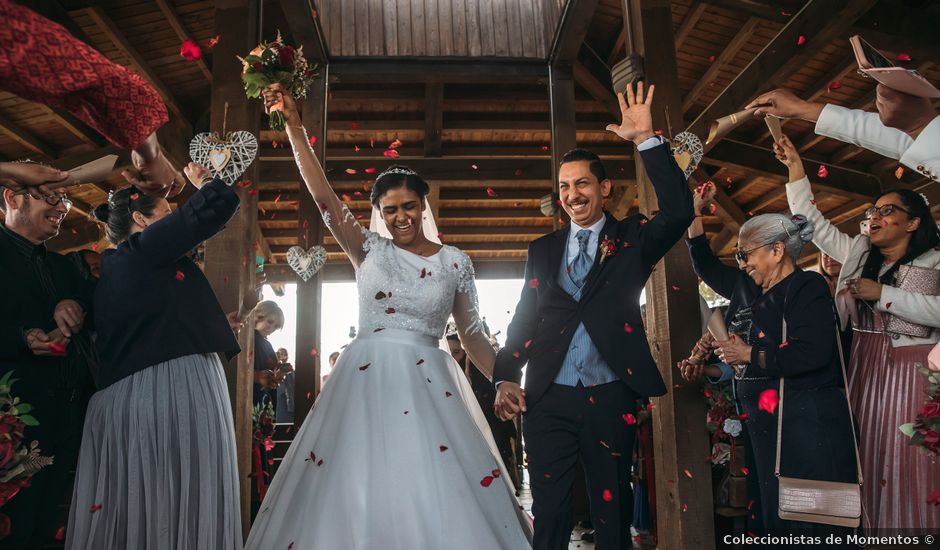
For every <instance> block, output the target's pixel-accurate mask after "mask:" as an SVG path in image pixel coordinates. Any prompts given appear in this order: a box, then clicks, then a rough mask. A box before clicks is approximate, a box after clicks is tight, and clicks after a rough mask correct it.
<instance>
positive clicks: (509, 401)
mask: <svg viewBox="0 0 940 550" xmlns="http://www.w3.org/2000/svg"><path fill="white" fill-rule="evenodd" d="M652 98H653V86H650V87H649V93H648V95H647V97H646V98H645V99H644V97H643V83H642V82H641V83H639V85H638V86H637V92H636V96H635V97H634V94H633V89H632V87H628V89H627V98H626V99H624V97H623V94H618V99H619V100H620V108H621V112H622V115H623V122H622V123H621V124H620V125H619V126H617V125H613V124H612V125H610V126H608V127H607V129H608V130H610V131H613V132H615V133H616V134H617V135H619V136H620V137H621V138H623V139H625V140H628V141H633V142H634V143H635V144H636V145H637V150H638V151H639V154H640V155H642V157H643V164H644V166H645V167H646V171H647V173H648V174H649V178H650V180H651V181H652V182H653V186H654V188H655V190H656V196H657V198H658V199H659V206H660V211H659V213H657V214H656V215H655V216H654V217H653V218H652V219H650V220H647V219H646V218H645V217H644V216H642V215H635V216H629V217H627V218H626V219H624V220H620V221H618V220H617V219H615V218H614V217H613V216H611V215H610V213H608V212H606V211H605V210H604V208H603V201H604V199H606V198H607V197H608V196H609V195H610V187H611V182H610V180H609V179H608V178H607V176H606V174H605V172H604V166H603V164H602V163H601V161H600V159H598V157H597V155H595V154H593V153H591V152H589V151H585V150H583V149H574V150H572V151H570V152H568V153H567V154H566V155H565V156H564V157H563V158H562V161H561V166H560V169H559V193H560V198H561V203H562V207H563V208H564V209H565V212H567V213H568V215H569V216H570V217H571V223H570V225H569V227H566V228H564V229H560V230H558V231H555V232H554V233H550V234H548V235H545V236H544V237H541V238H539V239H537V240H535V241H534V242H532V244H531V245H530V246H529V253H528V259H527V261H526V267H525V278H526V282H525V286H524V287H523V290H522V297H521V298H520V300H519V304H518V305H517V306H516V312H515V315H514V316H513V320H512V323H510V325H509V330H508V334H507V341H506V347H504V348H503V349H502V350H501V351H500V352H499V355H498V356H497V359H496V367H495V372H494V381H495V383H496V384H497V395H496V403H495V408H496V411H497V414H499V416H500V417H501V418H504V419H508V418H512V417H514V416H515V415H516V414H519V413H520V412H521V413H524V417H523V434H524V437H525V446H526V447H525V448H526V454H527V456H528V469H529V478H530V480H531V487H532V496H533V499H534V502H533V507H532V512H533V515H534V516H535V540H534V545H533V546H534V548H535V549H536V550H562V549H566V548H568V539H569V537H570V534H571V529H572V511H571V492H572V491H571V489H572V484H573V482H574V475H575V465H576V463H577V461H578V459H579V458H580V460H581V461H582V463H583V464H584V470H585V474H586V477H587V486H588V492H589V496H590V501H591V515H592V519H593V525H594V528H595V529H596V534H595V536H596V542H597V548H598V549H599V550H615V549H620V548H629V547H630V545H631V542H630V519H631V512H632V506H633V493H632V490H631V488H630V461H631V455H632V452H633V440H634V434H635V423H636V418H635V416H634V415H635V413H636V401H637V399H638V398H639V397H644V396H654V395H663V394H665V393H666V387H665V385H664V384H663V379H662V377H661V376H660V374H659V370H658V369H657V368H656V364H655V363H654V362H653V357H652V355H651V354H650V350H649V346H648V345H647V341H646V332H645V330H644V329H643V321H642V318H641V317H640V291H641V290H642V289H643V285H644V284H645V283H646V280H647V278H648V277H649V275H650V273H651V272H652V270H653V267H654V266H655V265H656V263H657V262H658V261H659V260H660V259H661V258H662V257H663V256H664V255H665V254H666V252H668V251H669V249H670V248H672V246H673V245H674V244H675V243H676V242H677V241H678V240H679V239H680V238H681V237H682V234H683V232H684V231H685V229H686V228H687V227H688V226H689V224H690V223H691V222H692V219H693V216H694V212H693V208H692V194H691V192H690V191H689V187H688V183H687V182H686V179H685V177H684V175H683V173H682V171H681V170H680V169H679V167H678V166H677V165H676V163H675V161H674V160H673V158H672V155H671V153H670V150H669V146H668V144H666V143H664V141H663V140H662V139H661V138H660V137H658V136H656V135H655V134H654V132H653V128H652V116H651V112H650V104H651V102H652ZM526 363H528V369H527V371H526V385H525V389H524V390H523V389H522V388H521V387H520V386H519V382H520V380H521V378H522V366H523V365H524V364H526Z"/></svg>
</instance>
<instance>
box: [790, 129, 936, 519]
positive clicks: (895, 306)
mask: <svg viewBox="0 0 940 550" xmlns="http://www.w3.org/2000/svg"><path fill="white" fill-rule="evenodd" d="M774 150H775V152H776V154H777V158H778V159H780V161H781V162H783V164H785V165H786V166H787V168H788V169H789V172H790V183H788V184H787V199H788V200H789V202H790V210H791V211H792V212H794V213H799V214H803V215H805V216H806V217H807V218H809V219H810V220H811V221H812V222H813V223H814V224H815V225H816V227H817V228H818V231H817V232H816V235H815V237H814V239H813V242H814V243H815V244H816V246H818V247H819V249H820V250H822V251H823V252H825V253H826V254H828V255H830V256H832V257H833V258H835V259H836V260H837V261H839V262H842V271H841V273H840V274H839V280H838V284H837V285H836V304H837V306H838V309H839V316H840V318H841V319H842V322H843V323H846V322H851V323H852V327H853V329H854V331H855V334H854V336H853V340H852V351H851V354H850V360H849V366H848V370H849V375H850V377H849V387H848V390H849V397H850V400H851V403H852V406H853V409H854V411H855V416H856V417H857V418H858V425H859V430H860V441H859V442H860V446H861V449H860V450H861V456H862V464H863V465H864V469H863V473H864V475H865V478H866V481H867V483H866V484H865V485H864V486H863V487H862V498H863V504H864V505H865V507H866V510H867V512H868V514H869V516H870V518H871V524H872V527H875V528H878V529H901V528H913V527H918V528H923V529H928V530H930V529H932V530H937V529H940V508H938V507H936V506H930V505H929V504H928V497H929V495H930V493H931V492H932V491H936V490H937V488H938V487H940V458H938V457H937V456H936V455H930V456H928V455H926V454H923V453H919V452H918V450H917V449H916V448H915V447H913V446H911V445H908V439H907V437H906V436H905V435H904V434H903V433H901V432H900V431H899V430H898V426H900V425H902V424H904V423H907V422H912V421H913V420H914V418H915V417H916V416H917V414H918V410H919V409H920V407H921V405H923V402H924V395H925V392H926V391H927V386H928V384H929V382H928V380H927V377H926V376H923V375H921V374H920V373H919V372H918V370H917V365H918V364H920V365H926V364H927V354H928V353H929V352H930V350H931V349H932V348H933V346H934V344H936V343H937V341H938V340H940V331H938V330H936V329H937V328H938V327H940V296H938V294H940V250H938V249H937V246H938V244H940V233H938V231H937V225H936V222H935V221H934V219H933V216H932V215H931V212H930V206H929V205H928V204H927V199H926V198H925V197H924V196H923V195H920V194H918V193H915V192H913V191H910V190H907V189H897V190H894V191H886V192H884V193H882V194H881V195H880V196H878V197H877V198H876V199H875V205H874V206H873V207H871V208H869V209H868V210H867V211H866V212H865V218H866V221H867V222H868V234H867V235H866V234H859V235H856V236H854V237H852V236H850V235H848V234H846V233H844V232H842V231H841V230H840V229H839V228H838V227H836V226H835V225H833V224H831V223H829V222H828V221H826V220H825V219H824V218H823V216H822V214H821V213H820V212H819V210H818V209H817V208H816V206H815V201H814V200H813V193H812V190H811V189H810V183H809V180H808V179H807V178H806V174H805V172H804V170H803V163H802V161H801V160H800V157H799V155H798V153H797V151H796V149H795V148H794V147H793V144H792V143H791V142H790V140H789V139H787V138H786V137H785V136H784V137H783V138H782V139H781V140H780V142H779V143H778V144H776V145H775V146H774Z"/></svg>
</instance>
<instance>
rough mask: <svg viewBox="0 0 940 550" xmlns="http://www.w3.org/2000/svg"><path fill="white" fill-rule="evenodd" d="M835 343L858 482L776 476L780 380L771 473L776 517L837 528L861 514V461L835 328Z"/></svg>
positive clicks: (857, 519) (780, 428) (852, 522)
mask: <svg viewBox="0 0 940 550" xmlns="http://www.w3.org/2000/svg"><path fill="white" fill-rule="evenodd" d="M786 341H787V321H786V319H784V321H783V340H781V342H786ZM836 344H837V349H838V353H839V364H840V365H841V366H842V380H843V382H844V383H845V388H846V396H845V403H846V405H847V406H848V408H849V419H850V420H851V421H852V426H853V428H852V441H853V444H854V447H855V464H856V466H857V468H858V483H844V482H838V481H819V480H815V479H800V478H796V477H787V476H782V475H780V447H781V443H782V437H781V436H782V434H783V402H784V399H783V389H784V381H783V378H781V379H780V403H779V405H777V461H776V465H775V466H774V475H776V476H777V479H778V480H779V482H780V490H779V496H778V501H777V513H778V515H779V516H780V519H785V520H791V521H806V522H809V523H825V524H828V525H838V526H841V527H858V526H859V523H860V521H861V517H862V495H861V487H862V483H863V479H862V461H861V459H860V458H859V454H858V440H856V438H855V428H854V426H855V418H854V417H853V415H852V406H851V404H850V403H849V397H848V388H849V381H848V377H847V376H846V374H845V362H844V360H843V356H842V339H841V338H839V331H838V330H836Z"/></svg>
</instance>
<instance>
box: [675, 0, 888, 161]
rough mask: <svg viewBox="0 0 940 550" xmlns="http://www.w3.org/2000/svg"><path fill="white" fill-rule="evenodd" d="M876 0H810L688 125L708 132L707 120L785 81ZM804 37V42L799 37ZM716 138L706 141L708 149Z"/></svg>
mask: <svg viewBox="0 0 940 550" xmlns="http://www.w3.org/2000/svg"><path fill="white" fill-rule="evenodd" d="M875 2H876V0H856V1H851V2H850V1H848V0H808V1H807V2H806V4H805V5H804V6H803V8H802V9H801V10H800V11H799V12H798V13H796V14H794V15H793V16H792V17H790V18H789V22H788V23H787V24H786V25H785V26H784V27H783V29H781V30H780V32H779V33H777V35H776V36H775V37H774V38H773V40H771V41H770V42H769V43H768V44H767V45H766V46H765V47H764V49H763V50H761V52H760V53H759V54H758V55H757V56H756V57H755V58H754V59H753V60H752V61H751V62H750V63H749V64H748V66H747V67H745V68H744V70H743V71H741V73H740V74H739V75H738V76H737V78H735V79H734V81H733V82H731V84H729V85H728V87H727V88H725V89H724V90H723V91H722V92H721V94H719V95H718V97H716V98H715V100H714V101H712V103H711V104H710V105H709V106H708V107H707V108H706V109H705V110H704V111H702V112H701V113H700V114H699V116H698V117H697V118H696V119H695V121H694V122H692V124H690V125H689V128H688V130H689V131H691V132H692V133H693V134H696V135H700V136H704V135H706V134H707V128H708V123H709V122H710V121H712V120H715V119H717V118H720V117H722V116H725V115H727V114H729V113H733V112H735V111H737V110H738V109H740V108H741V107H742V106H744V105H745V104H747V102H748V101H749V100H750V99H751V98H753V97H755V96H756V95H757V94H759V93H761V92H763V91H766V90H769V89H773V88H777V87H780V86H782V85H784V84H785V83H786V82H787V80H788V79H789V77H790V76H791V75H792V74H793V73H794V72H796V71H797V70H799V68H800V67H802V66H803V65H804V64H806V62H807V61H808V60H809V59H810V58H811V57H812V56H813V54H814V53H815V52H816V50H817V49H818V47H822V45H825V44H828V43H829V42H830V41H831V40H832V39H833V38H835V37H838V36H841V35H842V34H843V33H844V32H845V31H846V30H847V29H848V28H849V27H850V26H851V25H852V24H853V23H854V22H855V20H857V19H858V18H859V17H860V16H861V15H863V14H864V13H865V12H866V11H868V9H869V8H870V7H871V6H872V5H873V4H874V3H875ZM801 36H802V37H804V41H803V42H804V43H801V41H800V40H799V38H800V37H801ZM715 143H716V141H712V142H711V143H709V144H706V145H705V149H706V152H707V151H708V150H709V149H711V148H712V147H714V145H715Z"/></svg>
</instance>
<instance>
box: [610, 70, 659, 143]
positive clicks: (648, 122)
mask: <svg viewBox="0 0 940 550" xmlns="http://www.w3.org/2000/svg"><path fill="white" fill-rule="evenodd" d="M655 89H656V86H654V85H650V88H649V91H648V92H647V93H646V97H644V96H643V82H642V81H640V82H638V83H637V85H636V95H634V94H633V85H632V84H629V85H627V97H626V99H625V98H624V96H623V94H622V93H618V94H617V100H618V101H620V115H621V116H622V117H623V120H622V122H621V123H620V125H619V126H618V125H616V124H608V125H607V130H608V131H610V132H613V133H615V134H617V135H618V136H620V137H621V138H623V139H625V140H627V141H632V142H633V143H636V144H637V145H639V144H640V143H643V142H644V141H646V140H647V139H649V138H651V137H653V136H654V135H656V134H655V133H654V132H653V112H652V109H651V105H652V103H653V91H654V90H655Z"/></svg>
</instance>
